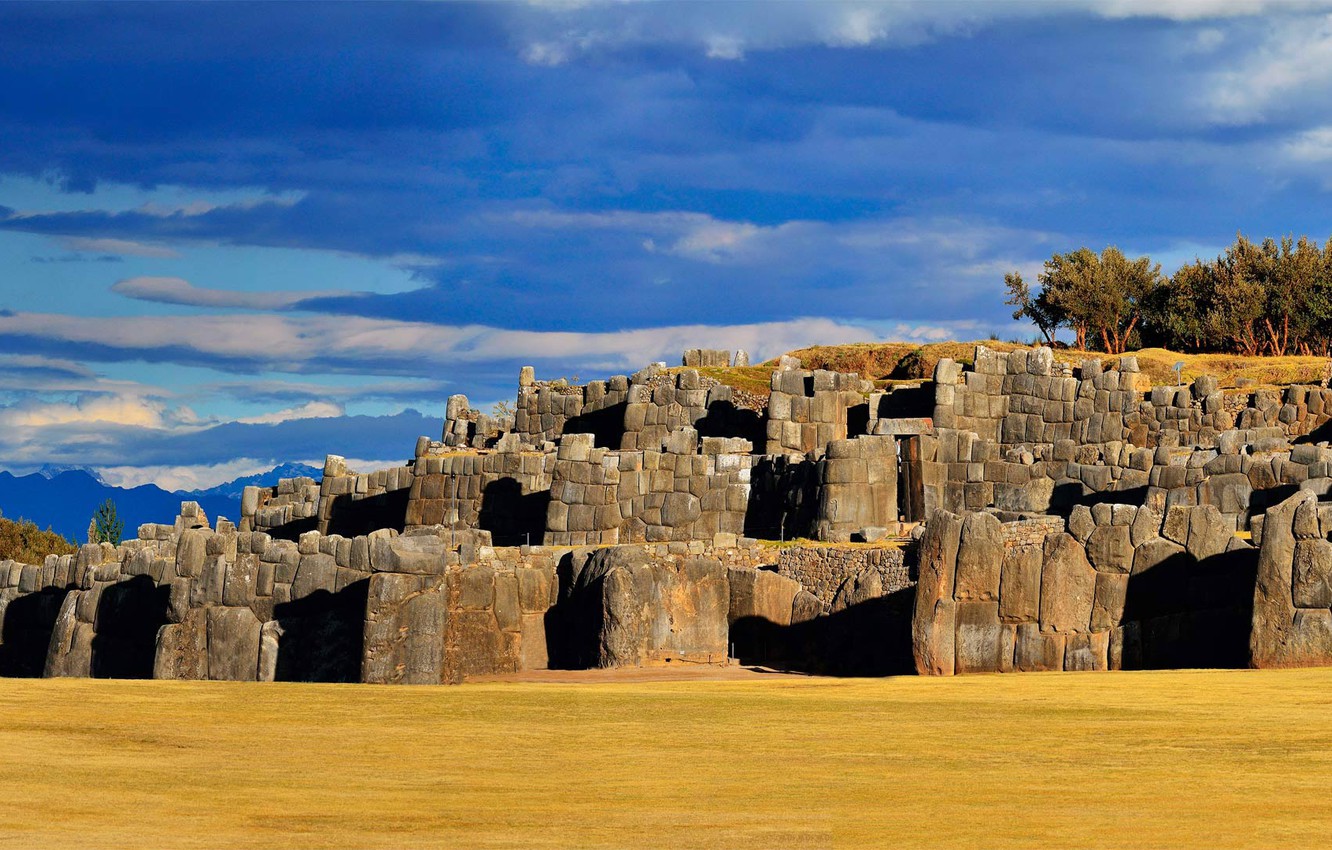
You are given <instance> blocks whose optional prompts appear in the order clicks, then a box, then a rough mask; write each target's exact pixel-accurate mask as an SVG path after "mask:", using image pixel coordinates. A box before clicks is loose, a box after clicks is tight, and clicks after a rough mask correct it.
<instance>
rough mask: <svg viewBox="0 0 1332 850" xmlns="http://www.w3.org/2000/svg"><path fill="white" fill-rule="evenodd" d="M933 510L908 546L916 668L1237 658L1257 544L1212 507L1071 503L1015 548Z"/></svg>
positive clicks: (987, 524)
mask: <svg viewBox="0 0 1332 850" xmlns="http://www.w3.org/2000/svg"><path fill="white" fill-rule="evenodd" d="M1030 540H1031V537H1030V536H1028V535H1026V534H1009V533H1007V532H1006V530H1005V528H1004V525H1003V524H1001V523H1000V521H999V520H998V519H997V518H996V517H994V516H993V515H991V514H988V513H972V514H968V515H966V516H965V517H960V516H957V515H954V514H951V513H947V512H939V513H938V514H936V515H935V516H934V517H933V518H931V519H930V521H929V523H928V524H927V526H926V528H925V533H924V535H923V536H922V538H921V541H920V548H919V558H920V578H919V582H918V585H917V595H916V601H915V614H914V618H913V625H912V645H913V652H914V655H915V659H916V669H917V671H918V672H920V673H921V674H927V675H953V674H954V673H958V674H961V673H975V672H1012V671H1030V670H1105V669H1121V668H1125V669H1130V668H1140V667H1205V666H1243V665H1244V664H1246V663H1247V661H1248V642H1249V628H1250V620H1251V614H1252V607H1253V588H1254V581H1255V575H1256V570H1257V563H1258V552H1257V550H1255V549H1253V548H1252V547H1250V546H1249V545H1248V544H1247V543H1245V542H1244V541H1243V540H1241V539H1239V538H1237V537H1235V536H1234V531H1233V527H1232V526H1230V525H1229V524H1227V523H1226V522H1225V520H1224V519H1223V518H1222V517H1221V514H1220V512H1219V511H1218V510H1217V509H1216V508H1215V506H1211V505H1204V506H1199V507H1184V506H1176V507H1172V508H1170V509H1169V510H1168V511H1167V512H1166V514H1165V515H1164V517H1163V516H1162V515H1161V514H1159V513H1157V512H1156V511H1154V510H1152V509H1151V508H1146V507H1137V506H1132V505H1110V504H1098V505H1096V506H1094V507H1092V508H1087V507H1079V508H1078V509H1077V510H1075V511H1074V512H1073V514H1072V515H1071V516H1070V517H1069V520H1068V523H1067V527H1066V530H1062V531H1057V532H1054V533H1051V534H1048V535H1047V536H1046V537H1045V538H1044V540H1043V541H1042V542H1040V543H1039V544H1038V543H1034V542H1028V541H1030Z"/></svg>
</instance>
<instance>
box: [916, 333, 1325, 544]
mask: <svg viewBox="0 0 1332 850" xmlns="http://www.w3.org/2000/svg"><path fill="white" fill-rule="evenodd" d="M1107 366H1109V367H1112V368H1107ZM935 379H936V386H935V398H936V405H935V412H934V425H935V437H936V438H937V442H936V443H935V444H933V445H931V444H929V443H928V442H926V443H924V444H923V455H922V459H923V469H922V473H923V477H924V481H925V489H926V503H927V505H928V506H929V507H930V508H931V509H934V508H935V507H943V508H945V509H948V510H951V511H977V510H984V509H986V508H991V507H994V508H999V509H1000V510H1004V511H1009V512H1025V513H1044V512H1046V511H1049V510H1052V509H1053V510H1057V511H1061V512H1063V511H1067V510H1068V509H1070V508H1071V507H1072V506H1073V505H1074V504H1078V503H1080V502H1081V503H1088V502H1090V501H1094V500H1096V499H1098V498H1100V499H1105V498H1112V499H1113V500H1115V501H1122V502H1130V501H1132V502H1135V503H1140V504H1141V503H1149V504H1151V505H1152V506H1153V507H1155V508H1157V509H1158V510H1164V509H1165V508H1166V507H1169V506H1173V505H1197V504H1213V505H1216V506H1217V507H1218V508H1220V509H1221V511H1222V513H1223V514H1225V515H1226V518H1227V521H1229V522H1232V523H1233V524H1234V525H1235V526H1236V527H1238V528H1246V527H1247V526H1248V521H1249V518H1250V517H1251V516H1252V515H1253V514H1254V513H1261V511H1262V509H1263V508H1265V507H1266V506H1267V505H1268V504H1270V503H1271V501H1270V499H1261V500H1260V502H1259V504H1258V505H1256V506H1254V505H1251V496H1252V494H1253V492H1255V491H1259V490H1274V489H1277V488H1280V487H1283V486H1302V485H1304V484H1305V482H1306V481H1312V482H1314V483H1312V484H1309V485H1307V486H1308V487H1309V488H1310V489H1315V490H1317V491H1318V492H1326V491H1327V487H1328V485H1326V484H1323V483H1321V482H1322V479H1324V478H1326V477H1327V475H1328V472H1329V465H1328V463H1329V457H1330V455H1329V452H1328V450H1327V448H1326V446H1322V447H1319V446H1315V445H1313V444H1312V443H1309V442H1302V443H1301V444H1300V445H1295V446H1292V445H1291V442H1292V441H1293V440H1296V439H1301V440H1310V439H1316V438H1317V436H1318V435H1319V434H1320V433H1321V432H1322V431H1323V430H1325V427H1324V426H1325V425H1326V423H1327V422H1328V420H1329V418H1332V391H1329V390H1324V389H1319V388H1310V387H1288V388H1286V389H1285V390H1283V391H1276V390H1259V391H1257V392H1255V393H1253V394H1252V395H1244V394H1242V393H1241V394H1229V395H1228V394H1224V393H1222V392H1221V390H1219V389H1218V387H1217V382H1216V379H1215V378H1211V377H1207V376H1203V377H1200V378H1198V379H1197V380H1196V381H1194V383H1193V384H1191V385H1188V386H1178V387H1154V388H1153V387H1148V386H1147V384H1146V381H1145V379H1144V376H1143V375H1142V374H1141V373H1140V372H1138V368H1137V364H1136V361H1135V360H1134V358H1132V357H1122V358H1119V359H1118V360H1117V361H1111V362H1110V363H1108V364H1103V363H1102V362H1101V361H1099V360H1087V361H1084V362H1083V363H1082V364H1081V366H1080V368H1078V369H1077V370H1074V369H1073V368H1072V367H1070V366H1068V365H1066V364H1058V363H1055V362H1054V359H1053V354H1052V353H1051V352H1050V350H1049V349H1046V348H1038V349H1033V350H1025V349H1024V350H1017V351H1013V352H1010V353H1008V354H999V353H997V352H994V351H990V350H989V349H986V348H985V347H984V346H977V349H976V359H975V367H974V369H973V370H972V371H965V372H964V371H963V370H962V368H961V367H960V366H959V365H958V364H957V363H954V362H952V361H948V360H944V361H941V362H940V363H939V365H938V367H937V369H936V374H935ZM1325 402H1326V406H1325ZM933 464H938V466H937V467H936V466H934V465H933ZM1110 494H1119V495H1117V496H1110Z"/></svg>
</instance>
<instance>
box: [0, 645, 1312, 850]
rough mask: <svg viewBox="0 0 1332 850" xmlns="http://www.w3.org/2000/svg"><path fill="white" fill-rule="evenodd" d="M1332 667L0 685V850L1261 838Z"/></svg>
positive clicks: (1297, 832) (1295, 838)
mask: <svg viewBox="0 0 1332 850" xmlns="http://www.w3.org/2000/svg"><path fill="white" fill-rule="evenodd" d="M1329 690H1332V669H1324V670H1317V669H1309V670H1282V671H1170V672H1137V673H1059V674H1039V673H1037V674H1024V675H1017V676H966V677H959V678H956V679H936V678H915V677H903V678H890V679H878V680H868V679H866V680H837V679H821V678H812V677H791V676H763V675H761V674H751V676H750V677H749V678H748V679H744V680H737V681H730V680H699V681H641V680H639V681H615V682H605V683H598V682H593V683H588V682H581V683H558V682H557V683H532V682H523V683H512V682H503V683H496V682H492V683H486V684H472V685H464V686H461V687H366V686H360V685H347V686H341V685H308V684H244V683H230V682H164V681H145V682H135V681H102V680H99V681H88V680H69V679H55V680H5V681H3V682H0V716H3V717H4V718H5V722H4V724H3V725H0V752H3V753H4V759H3V762H2V763H3V767H0V791H2V792H3V795H4V797H5V799H7V800H9V801H10V802H11V804H10V805H7V806H5V807H4V809H3V811H0V846H3V847H46V848H66V847H98V848H121V847H126V848H129V847H134V848H137V847H154V846H160V847H177V848H202V847H219V848H223V847H226V848H230V847H262V846H273V847H289V848H305V847H320V848H325V847H327V848H344V847H347V848H349V847H371V846H374V847H395V848H413V847H459V848H463V847H512V848H553V847H579V848H625V847H671V848H692V847H727V848H733V847H754V848H766V847H783V848H786V847H829V846H842V847H866V846H888V847H997V848H1007V847H1013V848H1019V847H1020V848H1030V847H1088V846H1095V847H1144V848H1157V847H1185V846H1188V847H1209V848H1230V847H1272V846H1306V845H1311V844H1318V843H1321V841H1322V836H1326V835H1327V834H1328V832H1329V830H1332V808H1330V807H1328V806H1327V805H1326V797H1327V777H1328V776H1329V775H1332V731H1329V728H1328V724H1327V701H1326V699H1325V698H1324V695H1325V694H1327V693H1328V692H1329Z"/></svg>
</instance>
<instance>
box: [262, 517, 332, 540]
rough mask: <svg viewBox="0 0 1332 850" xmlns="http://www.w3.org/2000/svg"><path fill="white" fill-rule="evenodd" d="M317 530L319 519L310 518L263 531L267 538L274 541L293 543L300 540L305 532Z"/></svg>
mask: <svg viewBox="0 0 1332 850" xmlns="http://www.w3.org/2000/svg"><path fill="white" fill-rule="evenodd" d="M318 530H319V517H317V516H312V517H306V518H305V519H294V520H292V521H291V522H289V523H286V524H285V525H278V526H274V527H273V528H269V529H265V531H266V532H267V534H268V536H269V537H272V538H273V539H275V540H290V541H291V542H293V543H295V542H297V541H298V540H300V539H301V535H302V534H304V533H305V532H307V531H318Z"/></svg>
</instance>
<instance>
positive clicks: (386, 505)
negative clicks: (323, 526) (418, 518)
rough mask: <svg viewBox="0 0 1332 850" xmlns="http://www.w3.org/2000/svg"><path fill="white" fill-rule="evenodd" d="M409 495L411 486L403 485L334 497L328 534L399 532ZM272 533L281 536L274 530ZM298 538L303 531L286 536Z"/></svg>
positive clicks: (404, 520)
mask: <svg viewBox="0 0 1332 850" xmlns="http://www.w3.org/2000/svg"><path fill="white" fill-rule="evenodd" d="M410 495H411V488H410V487H404V488H402V489H400V490H390V491H389V492H387V493H381V494H379V495H378V496H371V497H369V498H366V499H353V498H352V497H351V496H350V495H342V496H334V497H333V498H332V501H331V503H330V505H329V515H328V532H327V533H328V534H341V535H342V536H343V537H360V536H363V535H366V534H369V533H370V532H372V531H374V530H376V529H379V528H391V529H393V530H395V531H399V532H400V531H402V530H403V528H404V524H405V522H406V519H407V499H408V497H409V496H410ZM294 524H295V523H293V525H294ZM306 530H307V531H308V530H309V529H306ZM273 536H274V537H276V536H278V535H277V533H276V532H274V534H273ZM299 538H300V534H299V533H297V535H296V537H295V538H284V539H289V540H290V539H299Z"/></svg>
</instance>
